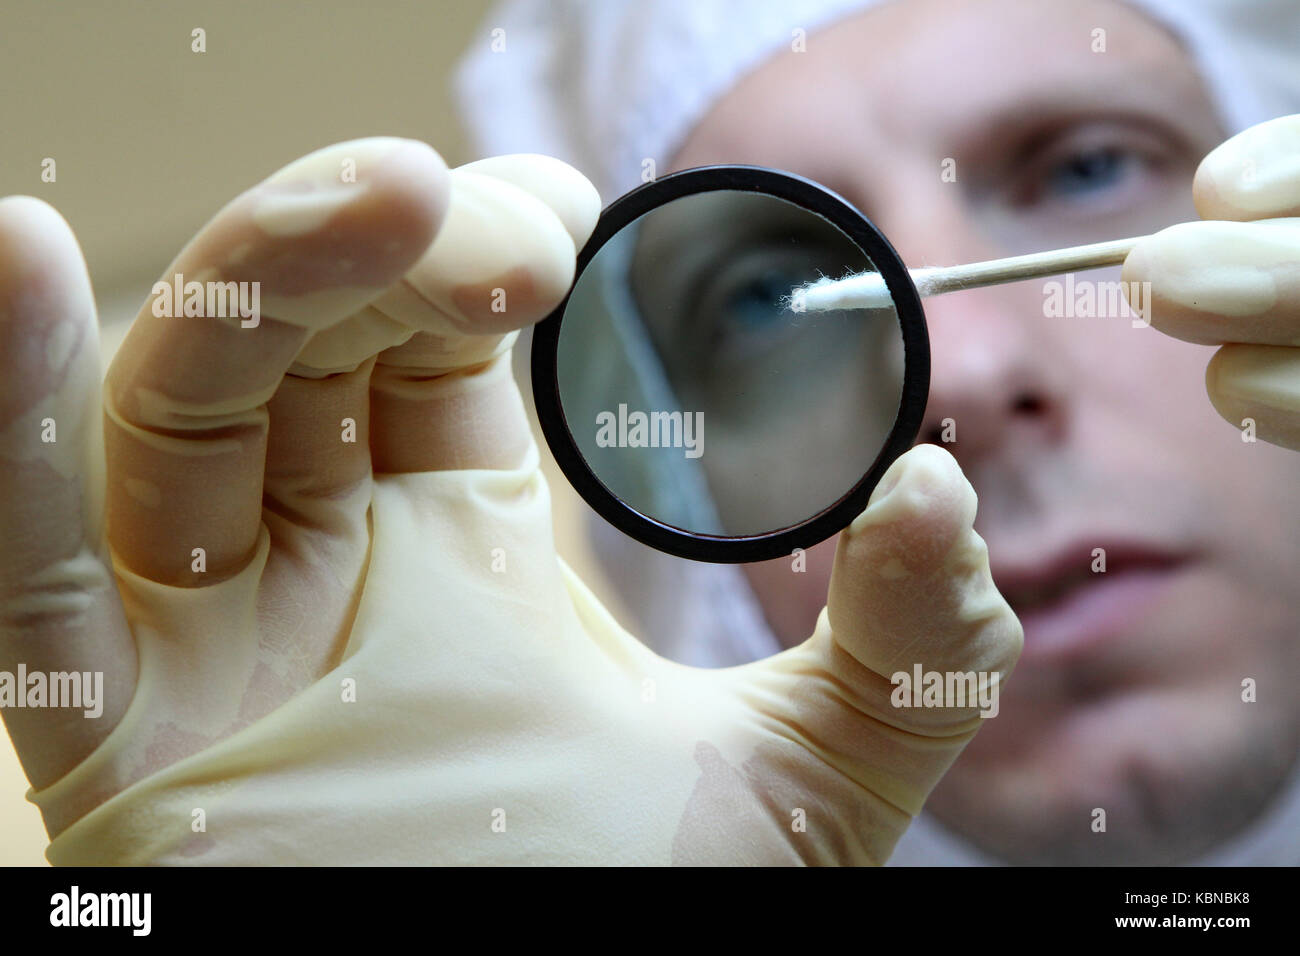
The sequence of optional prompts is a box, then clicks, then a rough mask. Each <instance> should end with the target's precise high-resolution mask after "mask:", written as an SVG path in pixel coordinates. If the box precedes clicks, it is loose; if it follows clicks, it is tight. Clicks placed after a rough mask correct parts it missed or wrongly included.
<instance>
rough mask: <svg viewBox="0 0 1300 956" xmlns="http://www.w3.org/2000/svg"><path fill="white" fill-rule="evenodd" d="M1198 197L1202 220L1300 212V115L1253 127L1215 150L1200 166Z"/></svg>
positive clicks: (1194, 189)
mask: <svg viewBox="0 0 1300 956" xmlns="http://www.w3.org/2000/svg"><path fill="white" fill-rule="evenodd" d="M1192 197H1193V199H1194V200H1195V202H1196V211H1197V212H1198V213H1199V214H1200V216H1201V218H1202V219H1231V220H1236V221H1239V222H1247V221H1250V220H1252V219H1271V218H1275V217H1280V216H1300V114H1296V115H1294V116H1282V117H1279V118H1278V119H1274V120H1269V121H1268V122H1267V123H1260V124H1258V125H1256V126H1252V127H1250V128H1249V129H1247V130H1243V131H1242V132H1240V133H1238V134H1237V135H1236V136H1234V137H1232V138H1231V139H1229V140H1228V141H1227V142H1225V143H1223V144H1222V145H1220V146H1218V147H1216V148H1215V149H1213V150H1212V151H1211V152H1210V153H1209V155H1207V156H1206V157H1205V159H1203V160H1201V165H1200V166H1199V167H1198V168H1197V170H1196V178H1195V179H1194V180H1193V181H1192Z"/></svg>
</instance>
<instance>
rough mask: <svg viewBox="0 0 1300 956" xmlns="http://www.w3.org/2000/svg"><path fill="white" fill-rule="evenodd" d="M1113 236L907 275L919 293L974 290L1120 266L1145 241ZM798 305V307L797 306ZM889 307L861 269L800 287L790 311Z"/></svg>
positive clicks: (876, 280)
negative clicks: (1065, 273) (1092, 241)
mask: <svg viewBox="0 0 1300 956" xmlns="http://www.w3.org/2000/svg"><path fill="white" fill-rule="evenodd" d="M1145 238H1146V237H1145V236H1139V237H1137V238H1134V239H1112V240H1111V241H1109V242H1095V243H1092V244H1091V245H1087V246H1072V247H1071V248H1069V249H1053V250H1052V251H1050V252H1034V253H1030V254H1029V255H1027V256H1012V257H1011V258H1009V259H993V260H991V261H989V262H972V263H968V264H967V265H963V266H932V267H929V268H925V269H911V270H909V275H911V277H912V282H913V283H914V284H915V285H916V291H917V292H919V293H920V294H921V296H922V297H925V296H930V295H942V294H943V293H945V292H956V291H958V290H959V289H978V288H981V287H983V286H987V285H1001V284H1002V283H1004V282H1019V281H1020V280H1022V279H1039V278H1042V277H1043V276H1054V275H1060V274H1061V273H1063V272H1075V271H1083V270H1085V269H1099V268H1101V267H1102V266H1113V265H1119V264H1120V263H1121V262H1123V261H1124V259H1125V258H1126V257H1127V256H1128V254H1129V252H1130V251H1131V250H1132V249H1133V247H1134V246H1135V245H1137V244H1138V243H1139V242H1141V241H1142V239H1145ZM801 303H802V306H803V308H802V309H801V308H799V306H800V304H801ZM892 305H893V299H891V298H890V296H889V290H888V289H886V288H885V280H884V279H882V278H881V276H880V273H879V272H863V273H860V274H858V275H854V276H848V277H847V278H844V279H819V280H817V281H816V282H812V283H809V284H808V285H804V286H800V287H799V288H797V289H795V290H794V292H792V293H791V295H790V308H791V309H792V310H794V311H797V312H799V311H808V312H825V311H828V310H830V309H887V308H890V307H891V306H892Z"/></svg>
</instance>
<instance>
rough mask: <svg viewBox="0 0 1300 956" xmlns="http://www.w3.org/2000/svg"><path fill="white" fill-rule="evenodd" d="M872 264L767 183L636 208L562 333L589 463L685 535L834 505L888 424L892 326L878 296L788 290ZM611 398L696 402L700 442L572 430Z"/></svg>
mask: <svg viewBox="0 0 1300 956" xmlns="http://www.w3.org/2000/svg"><path fill="white" fill-rule="evenodd" d="M871 268H873V267H872V264H871V262H870V260H869V259H868V258H867V257H866V255H865V254H864V253H863V252H862V250H861V249H859V248H858V247H857V246H856V245H855V244H854V243H853V242H852V241H850V240H849V239H848V238H847V237H846V236H845V235H844V234H843V233H842V232H840V230H839V229H837V228H836V227H835V226H834V225H832V224H831V223H830V222H829V221H827V220H826V219H824V218H822V217H821V216H819V215H817V214H815V213H813V212H810V211H808V210H806V209H804V208H802V207H800V206H798V205H795V204H794V203H791V202H787V201H786V200H783V199H779V198H777V197H774V196H769V195H764V194H760V193H750V192H742V191H731V190H716V191H711V192H704V193H698V194H693V195H688V196H684V197H681V198H679V199H676V200H674V201H672V202H669V203H667V204H665V205H663V206H660V207H658V208H656V209H654V210H652V211H651V212H649V213H647V214H645V215H643V216H642V217H641V218H640V219H638V220H636V221H635V222H634V223H632V224H631V225H630V226H629V227H628V228H626V229H624V230H623V232H622V233H620V234H619V235H617V236H615V237H614V238H613V239H611V240H610V241H609V242H607V243H606V244H605V245H604V246H603V247H602V248H601V249H600V250H599V251H598V252H597V253H596V255H595V257H594V258H593V259H592V261H591V263H590V264H589V265H588V267H587V269H586V271H584V273H583V275H582V276H581V277H580V279H579V281H578V283H577V285H576V286H575V289H574V293H573V295H572V296H571V298H570V303H569V307H568V310H567V311H566V313H565V322H564V326H563V328H562V330H561V334H560V349H559V370H560V383H561V385H560V387H561V397H562V402H563V403H564V406H565V415H566V419H567V420H568V421H569V423H570V429H571V431H572V432H573V434H574V437H575V440H576V441H577V442H578V444H579V446H580V447H581V448H582V450H583V455H584V458H586V460H587V462H588V465H589V466H590V467H591V468H592V470H593V471H594V472H595V473H596V475H597V476H598V477H599V478H600V479H601V481H602V482H603V483H604V484H605V485H606V486H607V487H608V488H609V489H610V491H612V492H613V493H614V494H616V495H617V496H619V497H620V498H622V499H623V500H624V501H625V502H626V503H627V504H629V505H630V506H631V507H633V508H635V509H637V510H638V511H640V512H641V513H642V514H646V515H648V516H649V517H652V518H655V519H656V520H659V521H662V522H664V523H667V524H672V525H674V526H676V527H681V528H683V529H684V530H688V531H693V532H696V533H705V534H722V535H731V536H736V535H754V534H763V533H768V532H772V531H776V530H779V529H781V528H785V527H789V526H792V525H795V524H798V523H800V522H802V521H804V520H806V519H807V518H809V517H811V516H812V515H814V514H817V513H819V512H821V511H823V510H825V509H826V508H828V507H830V506H831V505H833V504H834V503H835V502H836V501H837V500H839V499H840V498H841V497H842V496H843V495H844V494H845V493H846V492H848V491H849V490H850V488H852V487H853V486H854V485H855V484H856V483H857V482H858V481H860V480H861V478H862V477H863V475H864V474H865V473H866V471H867V470H868V469H869V468H870V467H871V465H872V463H873V462H874V461H875V459H876V457H877V455H878V454H879V452H880V449H881V447H882V444H883V443H884V441H885V439H886V437H887V436H888V434H889V431H890V428H891V427H892V425H893V422H894V417H895V415H896V413H897V411H898V407H899V399H900V393H901V388H902V378H903V350H902V336H901V332H900V329H899V325H898V321H897V316H896V314H895V312H894V310H893V309H892V308H891V309H876V310H870V311H867V310H844V311H838V312H815V313H814V312H808V313H804V312H796V311H792V310H791V309H790V301H789V299H788V296H789V293H790V290H791V289H793V288H795V287H796V286H799V285H802V284H804V283H806V282H810V281H812V280H815V279H817V278H819V277H821V276H824V275H829V276H836V277H838V276H840V275H844V274H846V273H848V272H861V271H865V270H869V269H871ZM584 287H585V288H584ZM576 378H580V379H582V380H583V381H584V382H585V385H579V384H577V383H576V382H575V381H574V379H576ZM566 379H567V381H566ZM620 405H625V406H627V407H628V408H629V409H645V410H646V411H655V410H660V411H671V412H678V411H680V412H682V413H683V415H685V416H689V415H692V414H695V415H699V416H700V419H701V421H702V424H703V435H704V440H703V442H702V445H701V452H702V453H701V454H699V456H698V457H697V458H694V459H690V458H687V457H686V456H684V455H682V454H681V452H680V451H679V452H677V453H676V454H673V453H672V450H671V449H665V448H610V447H607V446H606V445H598V444H597V443H596V442H595V441H591V440H586V439H585V438H584V435H583V434H582V431H583V428H584V425H585V422H587V421H590V420H591V415H592V413H593V412H595V413H596V414H599V413H600V410H602V409H603V410H609V411H613V410H615V409H618V408H619V407H620ZM606 420H608V419H606ZM575 423H577V424H575ZM706 499H707V500H706Z"/></svg>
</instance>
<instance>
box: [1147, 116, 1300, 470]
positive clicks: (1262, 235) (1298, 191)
mask: <svg viewBox="0 0 1300 956" xmlns="http://www.w3.org/2000/svg"><path fill="white" fill-rule="evenodd" d="M1192 193H1193V197H1194V199H1195V201H1196V211H1197V212H1198V213H1200V215H1201V217H1202V218H1203V219H1205V220H1208V221H1205V222H1191V223H1180V224H1178V225H1176V226H1170V227H1169V228H1168V229H1164V230H1162V231H1160V232H1158V233H1156V234H1155V235H1153V236H1151V237H1150V238H1148V239H1146V240H1144V241H1143V242H1140V243H1138V245H1137V246H1135V247H1134V249H1133V251H1132V252H1131V253H1129V256H1128V259H1127V260H1126V261H1125V263H1124V270H1123V280H1124V282H1125V288H1126V289H1127V288H1128V285H1127V283H1129V282H1150V283H1151V286H1150V289H1151V296H1150V297H1149V298H1148V300H1147V301H1149V302H1150V303H1151V314H1150V319H1151V324H1152V325H1153V326H1155V327H1156V328H1158V329H1159V330H1160V331H1162V332H1165V333H1168V334H1169V335H1173V336H1176V337H1177V338H1180V339H1185V340H1186V341H1188V342H1195V343H1198V344H1202V345H1222V346H1223V347H1222V348H1221V349H1219V351H1218V352H1216V353H1215V355H1214V357H1213V358H1212V359H1211V360H1210V365H1209V368H1208V369H1207V370H1206V373H1205V379H1206V388H1207V390H1208V391H1209V393H1210V401H1211V402H1213V403H1214V407H1215V408H1216V409H1217V410H1218V412H1219V414H1220V415H1222V416H1223V417H1224V418H1225V419H1227V420H1228V421H1229V422H1231V423H1232V424H1233V425H1235V426H1236V427H1237V428H1241V429H1245V428H1248V427H1249V423H1248V422H1247V421H1246V420H1247V419H1251V420H1253V422H1254V426H1255V432H1254V434H1255V436H1256V437H1257V438H1259V439H1260V440H1262V441H1267V442H1271V443H1273V444H1275V445H1281V446H1283V447H1286V448H1295V449H1300V218H1296V217H1300V115H1296V116H1284V117H1282V118H1280V119H1275V120H1270V121H1269V122H1267V123H1260V124H1259V125H1258V126H1252V127H1251V128H1250V129H1247V130H1245V131H1243V132H1241V133H1239V134H1237V135H1236V136H1234V137H1233V138H1232V139H1230V140H1228V141H1227V142H1226V143H1224V144H1223V145H1221V146H1219V147H1218V148H1217V149H1215V150H1213V151H1212V152H1211V153H1210V154H1209V155H1208V156H1206V157H1205V159H1204V160H1202V162H1201V165H1200V167H1199V168H1198V169H1197V171H1196V178H1195V181H1194V182H1193V186H1192Z"/></svg>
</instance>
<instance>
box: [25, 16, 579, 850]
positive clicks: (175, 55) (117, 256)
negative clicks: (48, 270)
mask: <svg viewBox="0 0 1300 956" xmlns="http://www.w3.org/2000/svg"><path fill="white" fill-rule="evenodd" d="M486 8H487V4H485V3H479V2H453V0H379V2H367V3H359V2H356V0H311V2H310V3H309V2H297V0H260V2H250V0H220V2H218V0H207V2H194V0H165V2H164V0H78V2H59V3H51V2H48V0H3V3H2V4H0V91H3V92H2V93H0V195H9V194H12V193H26V194H31V195H34V196H38V197H40V198H42V199H45V200H47V201H48V202H50V203H51V204H53V205H54V206H55V207H56V208H57V209H58V210H59V211H60V212H61V213H62V214H63V215H64V217H65V218H66V219H67V220H68V221H69V222H70V223H71V224H72V227H73V229H74V230H75V231H76V233H77V235H78V237H79V238H80V240H81V244H82V248H83V249H84V250H85V253H86V258H87V262H88V264H89V266H90V274H91V278H92V280H93V282H94V286H95V291H96V298H97V300H98V303H99V309H100V316H101V321H103V322H104V323H105V324H106V325H112V324H113V323H115V322H120V321H123V320H129V319H130V318H131V317H133V316H134V314H135V312H136V310H137V309H138V308H139V306H140V304H141V303H142V302H143V301H144V299H145V296H146V295H147V293H148V291H149V287H150V285H151V284H152V283H153V281H154V280H155V279H156V278H157V277H158V276H159V275H161V274H162V273H163V271H164V269H165V268H166V267H167V265H168V263H169V262H170V261H171V259H172V257H173V256H174V255H175V254H176V252H178V251H179V249H180V247H181V245H182V244H183V243H184V242H185V241H186V240H187V239H188V238H189V237H190V236H191V235H193V234H194V233H195V232H196V231H197V230H198V229H199V228H200V227H201V226H202V225H203V223H204V222H205V221H207V219H208V218H209V217H210V216H211V215H212V214H213V213H214V212H216V210H217V209H218V208H220V207H221V206H222V205H224V203H225V202H226V201H227V200H229V199H231V198H233V197H234V196H235V195H236V194H238V193H239V192H241V191H242V190H243V189H245V188H247V187H248V186H250V185H252V184H253V183H255V182H257V181H259V180H260V179H262V178H264V177H265V176H267V175H269V174H270V173H272V172H273V171H275V170H276V169H277V168H279V167H280V166H282V165H284V164H285V163H287V162H289V161H290V160H292V159H294V158H296V157H297V156H300V155H302V154H303V153H306V152H309V151H311V150H313V149H316V148H318V147H320V146H324V145H326V144H328V143H332V142H337V141H339V140H345V139H352V138H354V137H358V136H369V135H377V134H384V135H397V136H409V137H413V138H416V139H422V140H425V141H426V142H429V143H431V144H433V145H434V146H435V147H437V148H438V149H439V150H440V151H441V152H442V154H443V156H444V157H445V158H446V159H447V161H448V162H449V163H450V164H452V165H456V164H458V163H461V162H464V161H467V160H468V159H471V158H475V157H473V156H471V155H470V152H469V148H468V146H467V145H466V143H465V140H464V136H463V133H462V131H461V129H460V127H459V125H458V123H457V120H456V118H455V114H454V112H453V108H452V102H451V97H450V93H449V90H448V75H449V72H450V70H451V67H452V65H453V63H454V61H455V59H456V57H457V55H458V54H459V53H460V51H462V50H463V49H465V48H466V47H467V46H468V45H469V44H471V43H486V42H489V40H490V30H491V24H490V23H488V22H486V21H485V20H484V15H485V13H486ZM197 27H201V28H202V29H204V30H205V31H206V44H207V51H206V52H205V53H195V52H192V50H191V43H192V39H191V31H192V30H194V29H195V28H197ZM46 157H51V158H53V159H54V160H55V163H56V174H57V180H56V182H54V183H44V182H42V181H41V163H42V160H43V159H45V158H46ZM119 328H120V327H119ZM117 337H119V330H118V328H110V329H109V330H108V332H107V335H106V340H110V341H111V340H113V339H115V338H117ZM544 457H545V456H544ZM550 467H551V468H552V475H553V474H554V472H553V465H551V466H550ZM550 484H551V488H552V490H553V493H554V495H555V500H556V508H557V528H558V529H559V533H560V550H561V552H562V553H563V554H565V556H566V557H567V558H569V560H570V561H571V563H573V564H574V565H575V566H576V567H577V568H578V569H579V571H580V573H583V574H584V576H586V577H587V578H588V580H591V581H592V583H593V585H594V586H596V587H597V589H598V590H602V587H601V585H600V583H599V581H598V580H596V579H595V572H594V570H593V569H592V568H591V566H590V559H589V557H588V556H587V555H586V553H585V551H584V549H583V547H582V545H581V542H580V539H578V538H577V537H575V536H574V535H573V533H572V531H571V530H569V529H571V528H572V527H573V525H574V521H575V516H576V510H577V509H578V507H579V506H578V503H577V502H576V501H575V499H574V497H573V495H572V492H571V491H569V489H568V486H567V485H566V484H565V483H564V482H563V480H561V479H557V478H555V477H552V479H551V482H550ZM4 546H5V542H0V547H4ZM26 790H27V782H26V780H25V779H24V777H23V775H22V771H21V769H20V767H19V765H18V761H17V758H16V757H15V755H14V753H13V750H12V747H11V746H10V744H9V742H8V737H7V736H5V735H0V865H6V864H7V865H13V864H41V863H43V862H44V857H43V851H44V847H45V844H46V839H45V833H44V830H43V828H42V826H41V822H40V817H39V814H38V813H37V812H36V810H35V808H34V807H33V806H32V805H31V804H29V803H27V802H26V800H25V799H24V794H25V793H26Z"/></svg>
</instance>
